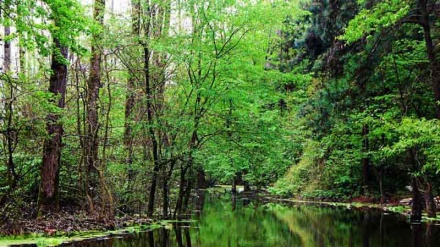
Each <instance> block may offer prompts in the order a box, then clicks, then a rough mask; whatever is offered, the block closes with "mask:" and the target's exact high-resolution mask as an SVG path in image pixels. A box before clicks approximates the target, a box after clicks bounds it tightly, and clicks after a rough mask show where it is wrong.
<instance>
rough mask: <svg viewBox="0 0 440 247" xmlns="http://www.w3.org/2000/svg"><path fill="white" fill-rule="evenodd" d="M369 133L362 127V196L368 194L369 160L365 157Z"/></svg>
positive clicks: (367, 129)
mask: <svg viewBox="0 0 440 247" xmlns="http://www.w3.org/2000/svg"><path fill="white" fill-rule="evenodd" d="M369 132H370V129H369V126H368V125H367V124H364V126H363V127H362V137H363V152H364V154H363V156H364V157H363V158H362V186H363V190H364V191H363V193H364V195H365V194H366V193H367V192H368V187H369V180H370V159H369V158H368V157H365V156H366V154H365V153H367V152H368V150H369V148H370V147H369V146H370V145H369V139H368V134H369Z"/></svg>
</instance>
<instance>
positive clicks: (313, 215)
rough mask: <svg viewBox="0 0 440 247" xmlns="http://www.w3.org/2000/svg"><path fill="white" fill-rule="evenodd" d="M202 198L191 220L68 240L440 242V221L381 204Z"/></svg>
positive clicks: (213, 244)
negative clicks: (413, 221) (423, 220)
mask: <svg viewBox="0 0 440 247" xmlns="http://www.w3.org/2000/svg"><path fill="white" fill-rule="evenodd" d="M201 200H203V197H200V198H199V199H198V201H199V203H196V205H198V208H199V210H196V211H195V213H194V216H193V220H194V221H192V222H191V223H180V224H175V223H169V224H168V225H166V227H165V228H161V229H158V230H154V231H148V232H140V233H132V234H126V235H121V236H117V237H112V238H102V239H95V240H87V241H82V242H76V243H70V244H65V245H63V246H80V247H98V246H99V247H111V246H112V247H125V246H133V247H137V246H139V247H140V246H146V247H182V246H186V247H190V246H196V247H199V246H200V247H202V246H203V247H208V246H209V247H217V246H218V247H226V246H233V247H235V246H241V247H245V246H249V247H251V246H252V247H257V246H261V247H269V246H275V247H283V246H362V247H368V246H383V247H385V246H386V247H392V246H396V247H397V246H398V247H406V246H432V247H433V246H440V226H438V225H435V224H422V225H410V224H408V223H407V220H406V218H405V217H404V216H401V215H395V214H389V213H384V212H381V211H378V210H354V209H348V208H344V207H332V206H319V205H300V204H276V203H268V204H267V203H266V204H263V203H259V202H258V201H255V200H252V201H251V200H248V199H247V198H240V197H237V198H236V200H233V198H232V197H231V196H230V195H220V196H207V197H206V199H204V201H201ZM28 246H29V245H28Z"/></svg>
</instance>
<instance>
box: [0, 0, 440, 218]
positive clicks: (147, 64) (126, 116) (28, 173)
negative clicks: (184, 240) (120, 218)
mask: <svg viewBox="0 0 440 247" xmlns="http://www.w3.org/2000/svg"><path fill="white" fill-rule="evenodd" d="M126 4H127V5H129V6H130V7H129V8H127V11H126V12H124V11H122V12H121V11H119V12H118V11H117V10H115V2H114V1H111V0H107V1H105V0H99V1H98V0H96V1H94V2H93V4H91V5H88V4H86V3H84V2H81V1H78V0H69V1H64V0H63V1H61V0H44V1H43V0H41V1H33V0H20V1H18V0H3V1H1V2H0V9H1V13H0V24H1V26H2V29H3V32H2V36H1V40H2V46H1V50H2V52H1V54H2V56H1V57H2V71H1V74H0V80H1V81H0V99H1V100H0V105H1V108H0V137H1V139H0V178H1V179H0V211H1V212H2V214H1V218H0V221H9V220H12V219H14V218H15V217H29V218H32V217H44V216H45V215H46V214H50V213H51V212H56V211H58V210H60V208H63V207H66V206H68V205H69V206H73V207H77V208H81V209H83V210H85V211H88V212H89V213H90V214H93V215H96V217H97V218H98V219H100V220H102V221H103V222H105V223H106V224H107V225H109V226H112V225H113V224H114V221H113V219H114V216H115V214H116V213H117V212H122V213H138V212H139V213H144V212H145V213H146V214H148V215H149V216H153V215H160V216H162V217H164V218H168V217H180V216H181V215H183V214H184V213H185V212H186V211H187V210H188V209H189V206H190V204H189V200H190V197H191V194H192V193H193V192H194V191H195V192H197V191H198V190H199V189H202V188H206V187H207V186H210V185H214V184H232V185H233V191H235V190H236V187H235V186H236V185H238V184H241V185H244V188H245V189H251V188H254V189H262V188H268V189H269V191H271V192H272V193H274V194H279V195H283V196H296V197H306V198H320V199H329V200H349V199H352V198H357V197H361V196H362V197H366V198H369V199H370V200H376V201H381V202H385V201H386V200H390V199H393V198H395V197H397V195H401V194H405V193H409V191H406V189H405V186H408V185H411V191H412V197H413V214H414V215H415V216H416V217H418V216H420V215H421V208H422V206H423V205H425V206H426V209H427V211H428V213H429V214H430V215H431V216H433V215H435V204H434V202H433V195H435V194H436V192H437V190H438V189H437V188H438V186H439V185H440V183H439V182H440V181H438V179H437V178H436V176H435V175H436V174H437V173H438V171H439V170H440V166H439V159H440V135H439V134H438V133H439V128H440V125H439V119H440V81H439V80H440V75H439V73H440V67H439V66H440V63H439V54H438V53H439V52H438V51H439V40H440V37H439V30H438V29H439V22H438V16H439V10H440V9H439V3H438V1H435V0H405V1H394V0H381V1H378V0H357V1H355V0H347V1H336V0H304V1H299V0H289V1H284V0H279V1H278V0H275V1H273V0H272V1H267V0H256V1H246V0H244V1H231V0H221V1H214V0H197V1H196V0H179V1H173V0H165V1H163V0H160V1H159V0H147V1H141V0H131V2H130V1H128V0H127V2H126ZM22 209H29V210H27V211H26V212H29V215H22V214H19V213H18V212H21V211H22Z"/></svg>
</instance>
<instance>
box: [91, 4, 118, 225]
mask: <svg viewBox="0 0 440 247" xmlns="http://www.w3.org/2000/svg"><path fill="white" fill-rule="evenodd" d="M104 13H105V0H95V3H94V8H93V19H94V20H95V22H96V23H97V24H98V25H99V26H100V27H101V28H103V27H104ZM102 33H103V32H102V30H100V31H97V32H95V33H94V34H93V37H92V47H91V54H92V55H91V58H90V74H89V79H88V81H87V116H86V125H87V128H86V143H85V144H86V145H85V148H86V150H85V152H86V159H85V161H86V196H87V200H88V203H89V211H91V212H96V208H95V205H94V204H95V202H94V201H93V200H94V199H93V198H95V197H98V198H99V201H98V202H99V203H100V204H101V205H100V209H101V210H102V211H101V212H99V215H100V216H103V217H104V219H105V220H106V221H107V220H112V218H113V212H109V211H108V210H107V209H108V204H109V203H110V202H109V201H107V200H106V198H107V195H106V191H105V190H106V185H105V179H104V177H103V171H102V169H101V167H100V164H99V160H98V150H99V138H98V137H99V133H98V132H99V118H98V101H99V89H100V87H101V69H102V51H101V47H100V46H99V42H100V41H101V40H102Z"/></svg>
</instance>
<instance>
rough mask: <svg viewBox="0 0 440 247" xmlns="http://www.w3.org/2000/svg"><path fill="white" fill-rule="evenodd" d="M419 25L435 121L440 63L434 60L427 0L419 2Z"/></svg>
mask: <svg viewBox="0 0 440 247" xmlns="http://www.w3.org/2000/svg"><path fill="white" fill-rule="evenodd" d="M419 7H420V14H421V16H420V24H421V26H422V27H423V35H424V39H425V46H426V54H427V56H428V60H429V69H430V70H431V75H430V77H431V86H432V91H433V93H434V106H435V114H436V117H437V119H440V63H439V62H438V60H437V59H436V51H435V49H434V48H435V46H434V43H433V41H432V36H431V23H430V16H429V11H428V9H427V8H428V0H419Z"/></svg>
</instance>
